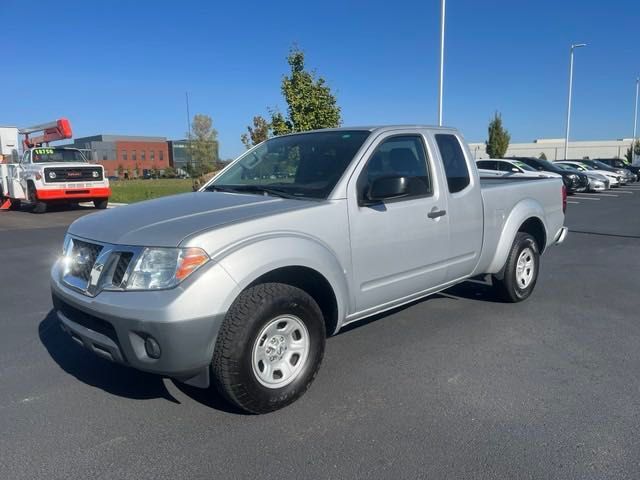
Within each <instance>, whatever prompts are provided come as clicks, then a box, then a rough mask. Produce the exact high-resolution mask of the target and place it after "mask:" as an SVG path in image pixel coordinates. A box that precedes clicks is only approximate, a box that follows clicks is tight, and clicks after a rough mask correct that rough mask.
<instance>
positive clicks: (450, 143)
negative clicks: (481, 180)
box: [436, 133, 471, 193]
mask: <svg viewBox="0 0 640 480" xmlns="http://www.w3.org/2000/svg"><path fill="white" fill-rule="evenodd" d="M436 143H437V144H438V150H440V156H441V157H442V163H443V164H444V172H445V174H446V175H447V184H448V185H449V192H451V193H456V192H459V191H461V190H464V189H465V188H466V187H467V185H469V183H470V182H471V179H470V177H469V168H468V167H467V161H466V160H465V158H464V153H463V152H462V147H461V146H460V142H459V141H458V139H457V138H456V136H455V135H450V134H445V133H438V134H436Z"/></svg>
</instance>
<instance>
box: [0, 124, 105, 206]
mask: <svg viewBox="0 0 640 480" xmlns="http://www.w3.org/2000/svg"><path fill="white" fill-rule="evenodd" d="M35 132H43V134H42V135H41V136H39V137H33V138H31V137H30V136H29V135H31V134H32V133H35ZM19 133H20V134H22V135H24V140H23V147H24V153H23V154H22V156H21V157H20V158H19V159H18V162H17V163H0V207H2V208H13V209H17V208H20V205H21V204H22V203H23V202H26V203H28V204H30V205H31V207H32V211H33V212H34V213H43V212H45V211H46V210H47V205H48V204H51V203H79V202H93V204H94V206H95V207H96V208H99V209H103V208H107V204H108V202H109V197H110V196H111V189H110V188H109V180H108V179H107V178H105V175H104V168H103V167H102V165H96V164H91V163H89V162H88V161H87V159H86V158H85V156H84V155H83V154H82V152H81V151H80V150H78V149H75V148H66V147H50V146H49V143H50V142H52V141H55V140H63V139H67V138H71V136H72V134H71V125H70V124H69V121H68V120H67V119H64V118H63V119H60V120H57V121H55V122H50V123H46V124H43V125H36V126H34V127H30V128H24V129H20V130H19Z"/></svg>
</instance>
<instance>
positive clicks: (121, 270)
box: [111, 252, 133, 287]
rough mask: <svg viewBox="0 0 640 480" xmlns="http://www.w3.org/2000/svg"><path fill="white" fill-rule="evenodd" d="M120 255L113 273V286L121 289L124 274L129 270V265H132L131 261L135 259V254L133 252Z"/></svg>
mask: <svg viewBox="0 0 640 480" xmlns="http://www.w3.org/2000/svg"><path fill="white" fill-rule="evenodd" d="M119 255H120V257H119V258H118V263H116V268H115V270H114V271H113V277H111V284H112V285H113V286H114V287H119V286H120V285H121V284H122V279H123V278H124V274H125V273H126V271H127V268H129V263H131V259H132V258H133V253H131V252H121V253H120V254H119Z"/></svg>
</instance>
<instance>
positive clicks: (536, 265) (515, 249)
mask: <svg viewBox="0 0 640 480" xmlns="http://www.w3.org/2000/svg"><path fill="white" fill-rule="evenodd" d="M525 251H527V252H528V253H523V252H525ZM527 254H528V255H529V257H527ZM521 255H523V260H524V264H525V265H529V262H528V260H529V259H530V265H531V266H532V268H531V267H529V268H527V267H524V268H523V269H522V270H523V271H524V272H530V277H529V279H528V280H527V278H526V277H527V276H529V275H524V276H520V277H519V276H518V260H519V259H520V258H521ZM538 272H540V250H539V249H538V244H537V243H536V240H535V238H533V237H532V236H531V235H529V234H528V233H524V232H518V233H517V234H516V238H515V239H514V241H513V245H512V246H511V250H510V251H509V255H508V256H507V263H505V266H504V269H503V272H502V275H500V276H494V277H493V285H494V287H495V289H496V293H497V294H498V296H499V297H500V298H502V300H504V301H506V302H510V303H516V302H521V301H523V300H526V299H527V298H529V296H530V295H531V293H532V292H533V289H534V288H535V286H536V282H537V281H538Z"/></svg>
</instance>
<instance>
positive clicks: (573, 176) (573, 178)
mask: <svg viewBox="0 0 640 480" xmlns="http://www.w3.org/2000/svg"><path fill="white" fill-rule="evenodd" d="M568 177H569V178H570V179H571V180H577V179H578V176H577V175H576V174H575V173H570V174H569V175H568Z"/></svg>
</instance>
